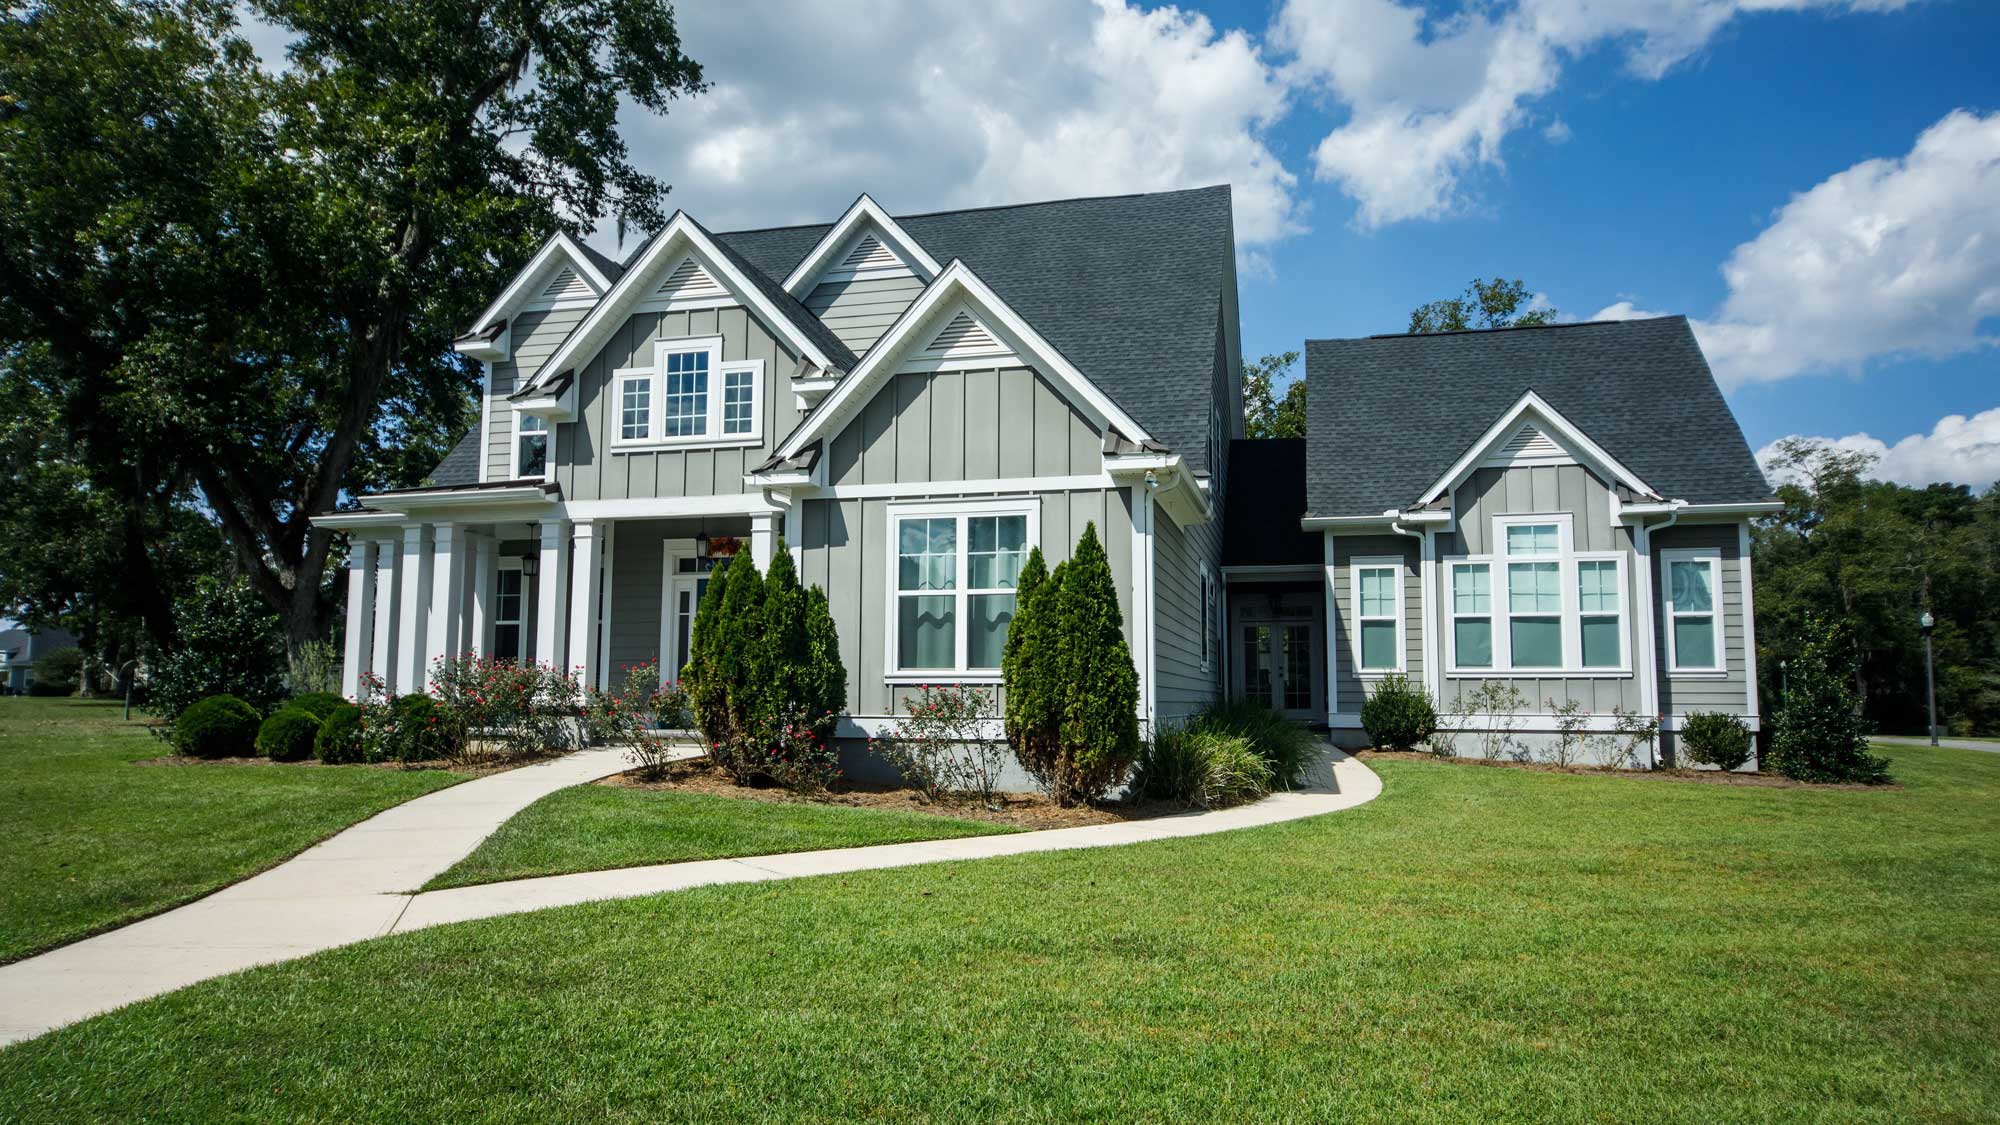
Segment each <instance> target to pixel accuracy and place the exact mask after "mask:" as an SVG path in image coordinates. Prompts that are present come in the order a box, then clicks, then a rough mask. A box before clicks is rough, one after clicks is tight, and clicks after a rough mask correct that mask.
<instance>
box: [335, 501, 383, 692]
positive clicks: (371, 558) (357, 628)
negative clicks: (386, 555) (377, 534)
mask: <svg viewBox="0 0 2000 1125" xmlns="http://www.w3.org/2000/svg"><path fill="white" fill-rule="evenodd" d="M380 549H381V545H380V544H378V543H377V542H376V541H375V540H373V539H357V540H354V541H353V542H352V543H350V544H349V546H348V549H347V652H346V654H345V659H343V660H342V661H341V664H340V693H341V694H342V695H345V696H346V697H347V698H349V699H352V700H355V701H356V702H359V701H360V699H361V671H362V669H363V668H364V667H366V666H367V664H368V646H369V644H370V643H371V642H372V641H373V640H374V639H375V556H376V554H377V553H378V552H379V551H380Z"/></svg>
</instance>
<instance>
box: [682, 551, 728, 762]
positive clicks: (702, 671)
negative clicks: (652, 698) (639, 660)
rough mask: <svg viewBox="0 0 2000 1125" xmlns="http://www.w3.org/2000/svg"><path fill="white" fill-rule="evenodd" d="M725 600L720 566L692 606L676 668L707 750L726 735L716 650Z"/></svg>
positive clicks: (723, 682)
mask: <svg viewBox="0 0 2000 1125" xmlns="http://www.w3.org/2000/svg"><path fill="white" fill-rule="evenodd" d="M731 565H733V563H732V564H731ZM728 597H729V567H728V566H720V567H717V568H716V569H715V571H714V572H713V573H712V574H710V575H709V578H708V589H707V590H705V591H704V592H703V593H702V596H701V603H700V604H699V605H697V606H695V610H694V623H693V625H691V626H690V627H689V629H688V655H687V663H686V664H684V665H682V667H681V669H680V677H681V686H682V687H684V688H686V689H687V699H688V710H689V711H690V712H691V713H692V715H693V717H694V725H695V728H696V729H697V730H700V731H701V736H702V739H703V741H704V742H705V743H706V744H707V745H708V746H709V748H710V750H711V751H713V750H714V749H716V748H718V747H720V746H721V744H722V739H723V737H724V736H725V735H727V734H728V733H729V681H728V680H727V679H725V678H724V676H723V674H722V661H723V654H722V653H721V652H719V651H718V649H717V645H718V642H719V641H720V640H721V636H722V633H723V622H724V620H725V618H726V615H727V614H728V612H729V611H728V609H727V608H726V607H725V604H724V603H725V602H727V601H728Z"/></svg>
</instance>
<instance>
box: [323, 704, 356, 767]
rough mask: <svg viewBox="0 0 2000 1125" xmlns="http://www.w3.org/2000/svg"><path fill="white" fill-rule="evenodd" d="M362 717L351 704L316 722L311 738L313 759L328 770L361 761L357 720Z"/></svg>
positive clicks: (339, 707) (335, 709) (334, 710)
mask: <svg viewBox="0 0 2000 1125" xmlns="http://www.w3.org/2000/svg"><path fill="white" fill-rule="evenodd" d="M364 714H366V712H364V711H363V710H362V709H361V708H360V707H357V706H355V705H354V704H352V703H342V704H341V705H340V706H338V707H336V708H334V709H333V710H332V711H331V712H329V713H328V714H327V716H326V718H324V719H321V720H320V724H319V733H318V734H317V735H315V736H313V757H315V758H318V759H319V760H320V761H322V762H324V763H326V764H327V765H329V766H346V765H353V764H354V763H356V762H359V761H360V760H361V758H362V748H361V729H362V728H361V719H362V716H363V715H364Z"/></svg>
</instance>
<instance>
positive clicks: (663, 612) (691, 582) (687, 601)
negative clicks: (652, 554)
mask: <svg viewBox="0 0 2000 1125" xmlns="http://www.w3.org/2000/svg"><path fill="white" fill-rule="evenodd" d="M728 561H729V560H728V559H726V558H721V559H718V558H706V559H704V558H698V557H696V556H695V555H694V554H693V553H692V552H689V553H685V554H681V553H676V552H675V551H673V550H669V551H668V552H667V555H666V575H665V581H664V582H663V583H662V588H661V595H662V597H661V605H660V682H661V683H662V684H670V683H673V682H675V681H676V680H679V679H680V678H681V668H682V667H684V666H685V665H686V664H687V659H688V638H689V637H690V636H691V635H692V634H693V633H694V612H695V610H696V609H697V608H698V607H699V606H700V605H701V599H702V595H704V594H706V593H708V576H709V573H710V572H711V571H712V570H714V568H715V567H716V566H718V565H721V564H726V563H728Z"/></svg>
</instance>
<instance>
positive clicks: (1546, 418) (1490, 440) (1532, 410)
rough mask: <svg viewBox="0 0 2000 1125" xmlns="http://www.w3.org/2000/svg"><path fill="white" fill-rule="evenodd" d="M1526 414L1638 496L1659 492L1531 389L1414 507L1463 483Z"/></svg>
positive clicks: (1525, 417) (1422, 504) (1426, 502)
mask: <svg viewBox="0 0 2000 1125" xmlns="http://www.w3.org/2000/svg"><path fill="white" fill-rule="evenodd" d="M1530 416H1532V417H1534V418H1536V419H1538V420H1540V421H1541V422H1542V423H1543V424H1544V425H1545V426H1546V428H1547V429H1550V430H1553V431H1555V433H1554V434H1552V435H1550V436H1552V437H1553V438H1555V439H1556V440H1557V441H1559V442H1561V443H1563V444H1564V445H1566V446H1567V447H1568V448H1569V449H1571V450H1572V451H1575V452H1578V453H1581V454H1582V457H1581V458H1580V460H1583V461H1585V462H1587V463H1590V464H1591V465H1592V467H1594V468H1596V469H1598V470H1599V471H1600V472H1601V473H1603V474H1604V475H1606V476H1611V477H1615V478H1617V479H1618V480H1619V481H1621V482H1623V483H1624V484H1625V485H1626V486H1627V487H1629V488H1631V489H1632V490H1633V491H1635V492H1638V493H1640V494H1641V495H1644V496H1657V495H1659V494H1658V493H1656V492H1654V491H1653V489H1652V488H1651V487H1650V486H1649V485H1647V484H1646V482H1645V481H1643V480H1640V479H1639V476H1638V474H1636V473H1634V472H1632V471H1631V470H1630V469H1627V468H1626V467H1625V466H1623V465H1621V464H1619V463H1618V461H1617V460H1616V459H1615V458H1613V457H1612V456H1611V455H1610V454H1609V453H1606V452H1605V451H1604V449H1603V448H1602V447H1601V446H1599V445H1598V444H1597V443H1596V442H1594V441H1592V440H1590V437H1589V435H1587V434H1585V433H1584V432H1583V431H1582V430H1580V429H1578V428H1577V427H1576V426H1575V425H1574V424H1572V423H1571V422H1570V420H1569V419H1567V418H1565V417H1563V416H1562V413H1561V412H1560V411H1558V410H1557V409H1556V408H1555V407H1553V406H1550V405H1549V404H1548V403H1547V402H1545V401H1543V399H1542V396H1540V395H1538V394H1536V393H1535V392H1533V391H1528V392H1527V393H1525V394H1523V395H1522V396H1521V397H1520V398H1519V399H1518V400H1516V401H1515V403H1514V405H1513V406H1511V407H1509V408H1508V410H1507V412H1506V413H1505V414H1502V415H1501V416H1500V420H1499V421H1497V422H1495V423H1493V425H1492V426H1490V427H1489V428H1488V429H1487V431H1486V432H1485V433H1484V434H1482V435H1481V436H1480V438H1479V440H1478V441H1475V442H1473V443H1472V448H1470V449H1468V450H1466V451H1465V453H1464V455H1463V456H1461V457H1460V458H1459V459H1458V460H1457V461H1456V462H1454V463H1453V464H1452V466H1451V468H1449V469H1446V470H1445V473H1444V475H1443V476H1441V477H1439V478H1438V479H1437V480H1436V481H1435V482H1434V483H1433V484H1432V485H1431V486H1430V487H1429V488H1428V489H1426V490H1424V494H1423V496H1422V497H1421V498H1419V499H1418V501H1417V505H1416V506H1417V507H1419V508H1421V507H1424V506H1425V505H1427V504H1429V503H1430V502H1431V501H1433V500H1436V499H1437V498H1438V497H1440V496H1443V495H1445V494H1447V493H1449V492H1451V491H1453V490H1455V489H1456V488H1457V487H1458V486H1459V485H1460V484H1462V483H1464V481H1465V479H1466V478H1467V477H1470V476H1471V475H1472V472H1473V470H1474V469H1477V468H1478V467H1479V466H1480V464H1481V462H1483V461H1484V460H1485V459H1486V458H1487V457H1488V456H1490V455H1491V454H1492V452H1493V449H1494V446H1495V445H1496V443H1498V442H1500V441H1501V439H1502V438H1503V437H1505V436H1507V435H1510V434H1512V433H1513V432H1514V431H1515V429H1516V427H1517V426H1518V425H1519V424H1520V423H1521V422H1522V421H1523V420H1525V419H1527V418H1529V417H1530Z"/></svg>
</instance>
